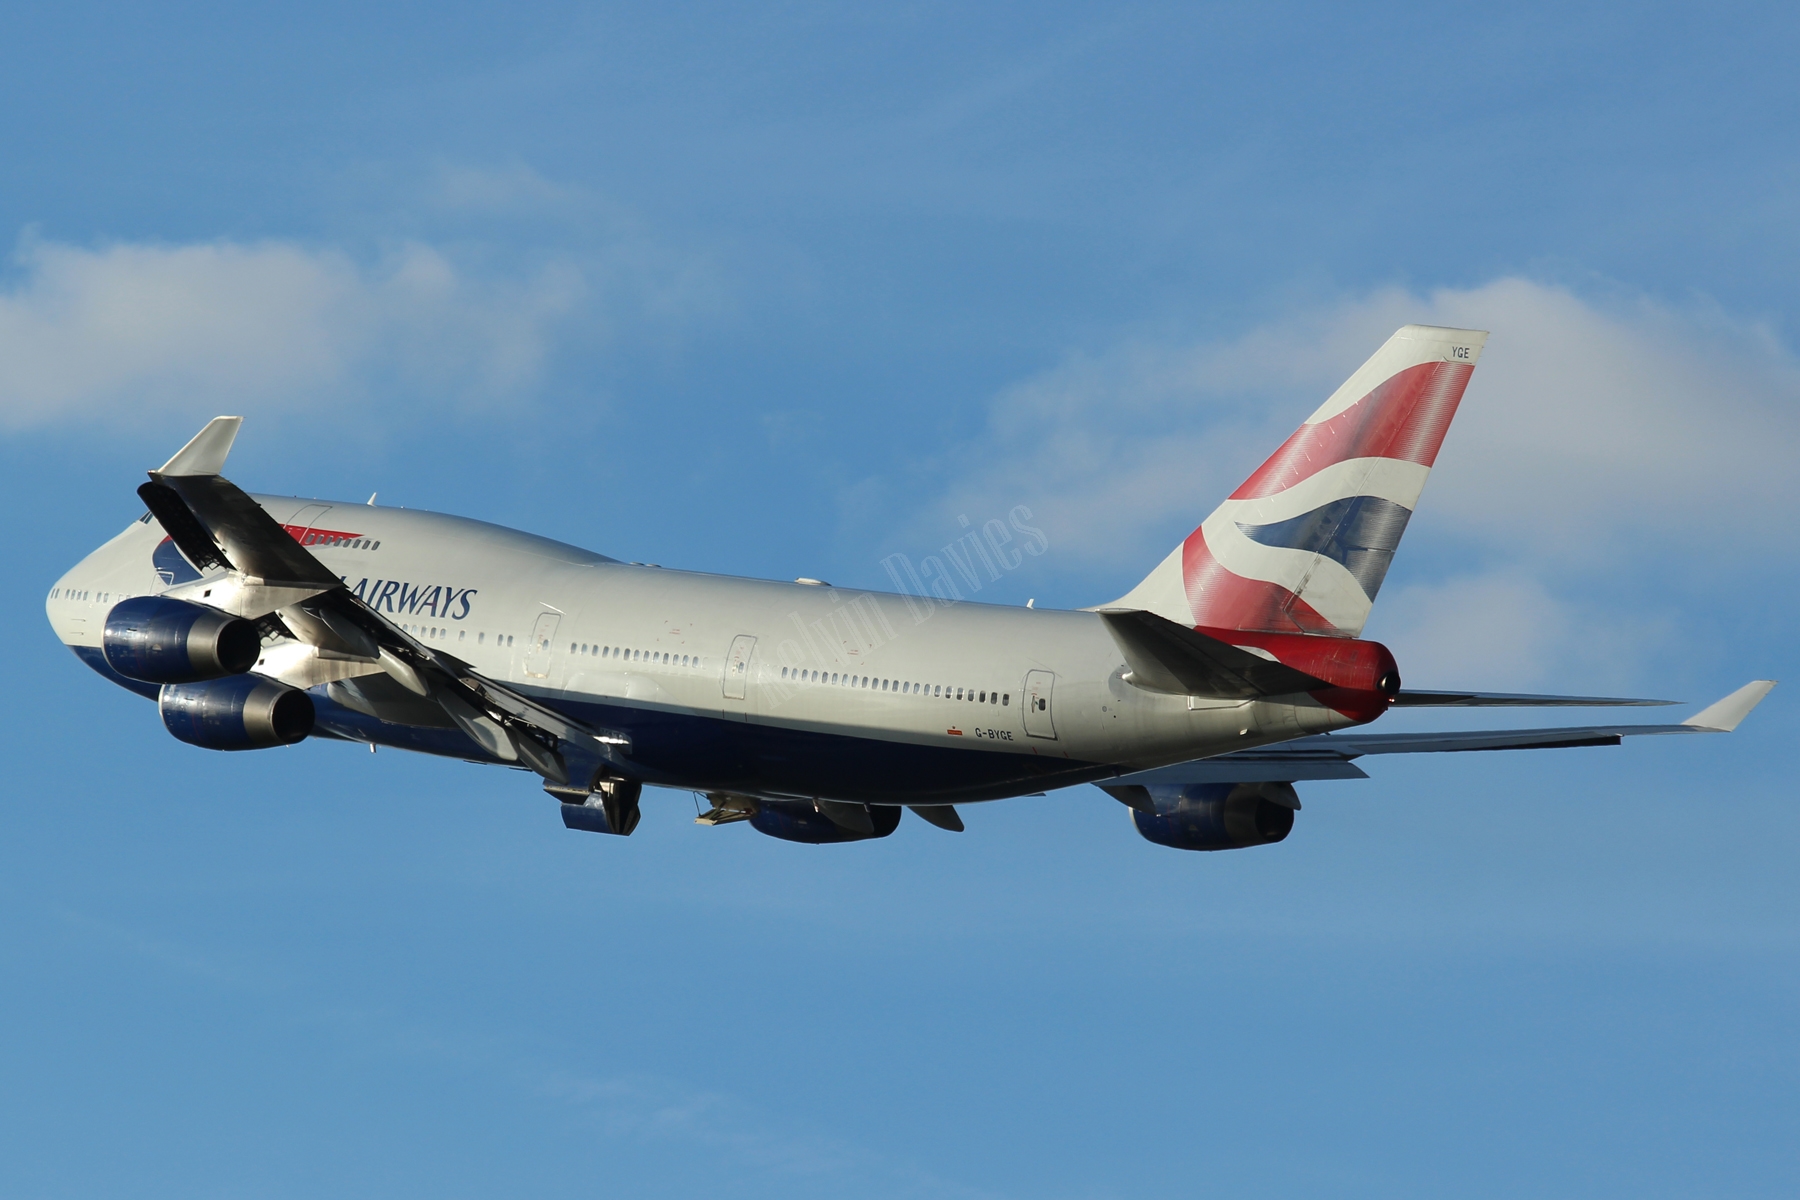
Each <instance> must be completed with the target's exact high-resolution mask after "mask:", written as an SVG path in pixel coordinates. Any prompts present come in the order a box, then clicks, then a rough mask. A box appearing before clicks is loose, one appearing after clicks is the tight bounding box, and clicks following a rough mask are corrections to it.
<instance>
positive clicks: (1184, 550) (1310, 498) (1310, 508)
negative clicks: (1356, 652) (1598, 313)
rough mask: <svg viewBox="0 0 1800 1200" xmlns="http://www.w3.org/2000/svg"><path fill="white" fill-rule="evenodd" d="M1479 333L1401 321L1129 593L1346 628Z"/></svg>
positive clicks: (1217, 615) (1226, 620) (1350, 630)
mask: <svg viewBox="0 0 1800 1200" xmlns="http://www.w3.org/2000/svg"><path fill="white" fill-rule="evenodd" d="M1486 342H1487V334H1486V333H1484V332H1482V331H1480V330H1475V329H1440V328H1437V327H1436V326H1432V325H1408V326H1406V327H1405V328H1404V329H1401V330H1400V331H1399V332H1397V333H1395V334H1394V336H1393V337H1391V338H1389V339H1388V340H1387V342H1386V343H1385V344H1384V345H1383V346H1382V347H1381V349H1379V350H1377V351H1376V352H1375V354H1374V356H1373V357H1371V358H1370V359H1369V361H1368V362H1366V363H1364V364H1363V365H1362V366H1361V368H1359V369H1358V370H1357V372H1356V374H1354V375H1352V376H1351V377H1350V378H1349V380H1348V381H1347V382H1346V383H1345V384H1344V385H1343V386H1342V387H1340V388H1338V390H1337V391H1335V392H1333V393H1332V394H1331V399H1329V400H1327V401H1325V403H1324V404H1323V405H1321V406H1320V408H1319V411H1318V412H1315V413H1314V414H1313V415H1312V416H1310V417H1308V418H1307V419H1306V424H1304V425H1302V426H1301V427H1300V428H1299V429H1298V430H1296V431H1295V432H1294V435H1293V436H1292V437H1290V438H1288V440H1287V441H1286V442H1284V443H1282V446H1281V449H1279V450H1277V451H1276V452H1275V453H1274V454H1273V455H1271V456H1270V458H1269V461H1267V462H1265V463H1264V464H1263V465H1262V466H1260V467H1258V468H1257V469H1256V472H1255V474H1253V475H1251V476H1250V478H1248V479H1246V480H1245V481H1244V483H1243V485H1242V486H1241V487H1239V488H1238V489H1237V491H1235V492H1233V493H1232V494H1231V498H1230V499H1228V500H1226V501H1225V503H1223V504H1221V505H1219V507H1218V508H1217V509H1216V510H1214V512H1213V514H1212V516H1210V517H1208V518H1206V520H1205V521H1204V522H1203V523H1202V524H1201V526H1200V528H1198V529H1196V530H1194V532H1193V533H1191V534H1189V535H1188V537H1187V540H1186V541H1184V542H1182V543H1181V545H1179V546H1177V547H1176V548H1175V549H1174V551H1173V552H1172V553H1170V555H1169V556H1168V557H1167V558H1165V559H1164V560H1163V561H1162V562H1161V563H1160V564H1159V565H1158V566H1157V568H1156V570H1154V571H1152V572H1150V574H1149V575H1148V576H1146V577H1145V578H1144V581H1143V582H1142V583H1140V584H1138V585H1137V586H1136V587H1135V588H1133V589H1132V590H1131V591H1130V592H1129V593H1127V594H1126V595H1125V596H1123V597H1121V598H1120V599H1118V600H1116V601H1114V602H1113V603H1112V604H1109V605H1105V606H1104V607H1106V608H1133V609H1143V610H1146V611H1149V612H1153V613H1156V614H1157V615H1159V616H1163V617H1167V618H1168V619H1169V620H1171V621H1178V622H1181V623H1182V624H1184V625H1191V626H1199V627H1203V628H1211V629H1240V630H1262V631H1267V632H1271V633H1318V634H1328V635H1332V636H1338V637H1355V636H1357V635H1358V634H1360V633H1361V632H1362V627H1363V624H1364V622H1366V621H1367V620H1368V619H1369V609H1370V607H1371V606H1372V605H1373V604H1374V602H1375V593H1376V592H1377V591H1379V590H1380V589H1381V581H1382V579H1383V577H1384V576H1386V574H1387V569H1388V564H1389V563H1391V562H1392V561H1393V557H1394V550H1395V548H1396V547H1398V546H1399V544H1400V535H1401V534H1402V533H1404V532H1405V531H1406V522H1407V520H1408V519H1409V518H1411V516H1412V513H1413V509H1414V507H1415V506H1416V505H1417V504H1418V502H1419V493H1420V491H1421V490H1423V489H1424V487H1425V478H1426V476H1427V475H1429V474H1430V473H1431V464H1432V463H1433V462H1435V461H1437V453H1438V447H1439V446H1440V445H1442V444H1443V441H1444V432H1445V431H1446V430H1447V429H1449V428H1450V419H1451V418H1452V417H1454V416H1455V415H1456V406H1457V404H1458V403H1460V402H1461V400H1462V395H1463V389H1464V388H1465V387H1467V386H1468V383H1469V375H1470V373H1471V372H1473V371H1474V369H1475V360H1476V359H1478V358H1480V357H1481V348H1482V346H1483V345H1484V344H1485V343H1486Z"/></svg>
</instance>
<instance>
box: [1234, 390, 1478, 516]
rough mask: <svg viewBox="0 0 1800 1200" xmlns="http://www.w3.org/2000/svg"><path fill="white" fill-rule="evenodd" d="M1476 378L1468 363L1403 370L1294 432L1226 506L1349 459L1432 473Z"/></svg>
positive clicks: (1283, 487) (1280, 488)
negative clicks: (1390, 461) (1410, 465)
mask: <svg viewBox="0 0 1800 1200" xmlns="http://www.w3.org/2000/svg"><path fill="white" fill-rule="evenodd" d="M1474 370H1475V368H1474V367H1473V366H1471V365H1469V364H1468V363H1420V364H1419V365H1418V366H1416V367H1408V368H1407V369H1406V370H1404V371H1401V372H1399V373H1398V374H1396V375H1394V376H1392V377H1391V378H1389V379H1388V380H1387V381H1386V382H1385V383H1383V384H1381V385H1380V386H1379V387H1377V388H1375V390H1374V391H1372V392H1370V393H1369V394H1368V395H1366V396H1364V397H1363V398H1362V399H1361V400H1358V401H1357V402H1356V403H1355V404H1352V405H1351V406H1350V407H1349V408H1346V409H1345V410H1344V411H1343V412H1341V413H1339V414H1337V415H1336V416H1335V417H1331V418H1330V419H1328V420H1324V421H1320V422H1319V423H1318V424H1317V425H1302V426H1301V427H1300V428H1299V429H1297V430H1295V431H1294V435H1293V436H1292V437H1290V438H1288V440H1287V441H1285V442H1283V443H1282V445H1281V449H1279V450H1277V451H1276V452H1275V453H1274V454H1272V455H1270V456H1269V461H1268V462H1265V463H1264V464H1263V465H1262V466H1260V467H1258V468H1257V469H1256V473H1255V474H1253V475H1251V476H1250V478H1248V479H1246V480H1244V483H1243V486H1242V487H1240V488H1238V490H1237V491H1235V492H1233V493H1232V494H1231V498H1232V499H1233V500H1251V499H1255V498H1256V497H1258V496H1272V495H1274V494H1275V493H1277V492H1284V491H1286V490H1287V489H1288V488H1291V487H1293V486H1294V485H1295V484H1296V483H1299V482H1300V481H1301V480H1303V479H1307V478H1309V477H1311V476H1312V475H1314V474H1316V473H1317V472H1319V471H1321V470H1323V469H1324V468H1326V467H1329V466H1332V465H1333V464H1335V463H1340V462H1343V461H1345V460H1346V459H1352V458H1397V459H1401V460H1403V461H1405V462H1416V463H1420V464H1422V465H1423V466H1427V467H1429V466H1431V465H1432V464H1433V463H1434V462H1436V461H1437V455H1438V448H1439V447H1440V446H1442V445H1443V444H1444V433H1445V431H1446V430H1448V429H1449V428H1450V421H1451V418H1453V417H1455V416H1456V406H1457V405H1458V404H1460V403H1461V402H1462V396H1463V389H1464V388H1466V387H1468V385H1469V375H1470V374H1471V373H1472V372H1473V371H1474Z"/></svg>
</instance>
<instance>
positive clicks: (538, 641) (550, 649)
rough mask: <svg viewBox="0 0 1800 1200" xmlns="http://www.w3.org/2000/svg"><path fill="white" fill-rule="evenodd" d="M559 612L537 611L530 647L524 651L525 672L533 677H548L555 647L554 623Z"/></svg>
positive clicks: (559, 617) (560, 616) (555, 623)
mask: <svg viewBox="0 0 1800 1200" xmlns="http://www.w3.org/2000/svg"><path fill="white" fill-rule="evenodd" d="M560 620H562V614H561V613H553V612H546V613H539V614H538V619H537V624H535V625H533V626H532V627H531V647H530V648H529V649H528V650H526V651H525V673H526V674H527V675H530V676H532V677H533V678H535V679H548V678H549V677H550V664H551V663H552V662H553V661H554V659H553V658H552V655H553V654H554V653H555V647H556V625H557V622H558V621H560Z"/></svg>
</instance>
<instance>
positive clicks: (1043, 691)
mask: <svg viewBox="0 0 1800 1200" xmlns="http://www.w3.org/2000/svg"><path fill="white" fill-rule="evenodd" d="M1055 683H1056V672H1054V671H1027V672H1025V732H1026V734H1028V735H1029V736H1031V737H1034V738H1049V739H1050V740H1051V741H1055V740H1056V722H1055V721H1054V720H1052V719H1051V709H1050V690H1051V688H1052V687H1053V686H1054V685H1055Z"/></svg>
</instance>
